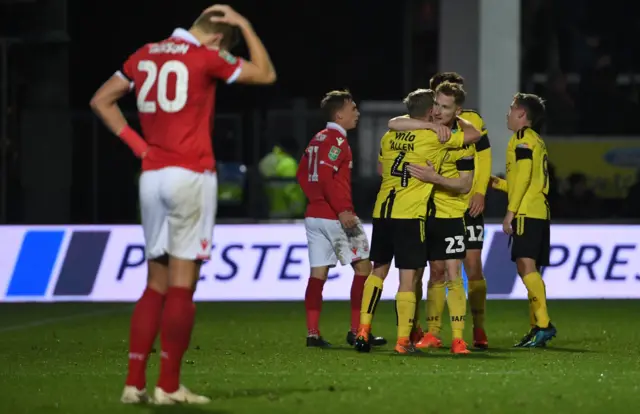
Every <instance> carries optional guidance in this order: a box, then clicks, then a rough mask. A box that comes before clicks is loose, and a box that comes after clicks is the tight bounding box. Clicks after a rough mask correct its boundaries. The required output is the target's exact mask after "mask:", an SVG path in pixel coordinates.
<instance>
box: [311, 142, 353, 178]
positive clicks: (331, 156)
mask: <svg viewBox="0 0 640 414" xmlns="http://www.w3.org/2000/svg"><path fill="white" fill-rule="evenodd" d="M347 146H348V144H347V142H346V140H345V139H343V138H337V139H336V138H335V137H327V139H326V140H325V141H324V142H323V143H322V144H321V145H320V148H318V165H319V166H321V167H322V168H326V167H330V168H331V169H332V170H333V171H334V172H337V171H338V170H339V169H340V166H341V165H342V163H343V162H344V160H345V159H346V157H347V153H348V150H349V148H348V147H347Z"/></svg>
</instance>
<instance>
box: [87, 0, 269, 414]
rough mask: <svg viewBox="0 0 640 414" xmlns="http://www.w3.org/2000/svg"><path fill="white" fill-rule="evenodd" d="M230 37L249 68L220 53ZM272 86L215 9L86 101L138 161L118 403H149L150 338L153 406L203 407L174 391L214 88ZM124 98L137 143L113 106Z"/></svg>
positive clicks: (211, 177)
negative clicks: (131, 105)
mask: <svg viewBox="0 0 640 414" xmlns="http://www.w3.org/2000/svg"><path fill="white" fill-rule="evenodd" d="M238 30H239V31H240V32H241V33H242V35H243V36H244V39H245V41H246V44H247V47H248V49H249V54H250V56H251V60H250V61H249V60H243V59H238V58H236V57H235V56H233V55H231V54H230V53H229V52H228V51H227V49H228V48H229V47H230V46H231V45H232V43H233V41H234V38H235V37H236V33H237V31H238ZM275 79H276V74H275V70H274V68H273V65H272V63H271V59H270V58H269V55H268V53H267V51H266V50H265V48H264V45H263V44H262V42H261V41H260V39H259V38H258V36H257V35H256V33H255V32H254V30H253V28H252V27H251V24H250V23H249V22H248V21H247V20H246V19H245V18H244V17H243V16H241V15H240V14H238V13H237V12H235V11H234V10H233V9H231V8H230V7H229V6H221V5H215V6H212V7H210V8H208V9H207V10H205V11H204V12H203V14H202V15H201V16H200V17H199V18H198V19H197V20H196V22H195V23H194V24H193V26H192V27H191V28H190V29H189V30H185V29H176V30H174V32H173V34H172V35H171V37H169V38H167V39H165V40H161V41H159V42H153V43H149V44H146V45H145V46H143V47H141V48H140V49H138V50H137V51H136V52H135V53H133V54H132V55H131V56H130V57H129V59H127V61H126V62H125V63H124V65H123V66H122V69H121V70H119V71H118V72H116V74H115V75H114V76H112V77H111V78H110V79H109V80H108V81H107V82H106V83H105V84H104V85H102V87H101V88H100V89H99V90H98V91H97V92H96V93H95V95H94V97H93V99H92V101H91V107H92V108H93V110H94V111H95V112H96V114H97V115H98V116H100V118H102V120H103V121H104V123H105V124H106V125H107V127H108V128H109V129H110V130H111V131H112V132H113V133H114V134H116V135H118V136H119V137H120V138H121V139H122V140H123V141H124V142H125V143H127V145H129V147H130V148H131V150H132V151H133V153H134V154H135V155H136V156H138V157H139V158H141V159H142V174H141V176H140V207H141V213H142V227H143V231H144V238H145V249H146V258H147V263H148V272H149V273H148V280H147V288H146V290H145V291H144V293H143V295H142V297H141V298H140V300H139V301H138V303H137V304H136V307H135V310H134V311H133V316H132V318H131V331H130V341H129V372H128V376H127V380H126V383H125V387H124V391H123V393H122V397H121V401H122V402H123V403H128V404H131V403H140V402H148V401H151V399H150V398H149V396H148V395H147V391H146V375H145V372H146V367H147V359H148V357H149V353H150V351H151V347H152V346H153V343H154V341H155V338H156V336H157V335H158V331H160V346H161V355H160V357H161V360H160V377H159V379H158V384H157V386H156V389H155V394H154V398H153V402H155V403H156V404H176V403H196V404H202V403H207V402H209V399H208V398H207V397H204V396H201V395H197V394H194V393H192V392H191V391H189V390H188V389H187V388H186V387H184V386H183V385H181V384H180V368H181V364H182V357H183V355H184V353H185V352H186V351H187V349H188V347H189V341H190V338H191V331H192V329H193V323H194V316H195V306H194V303H193V294H194V290H195V286H196V283H197V281H198V278H199V275H200V266H201V264H202V261H203V260H207V259H209V258H210V255H211V244H212V243H211V239H212V231H213V225H214V219H215V214H216V206H217V203H216V201H217V178H216V174H215V159H214V156H213V148H212V145H211V119H212V114H213V110H214V100H215V90H216V84H217V82H218V81H223V82H226V83H233V82H240V83H254V84H269V83H273V82H274V81H275ZM131 89H135V93H136V98H137V106H138V113H139V118H140V125H141V127H142V132H143V135H144V137H145V138H144V139H143V138H142V137H141V136H140V135H138V133H137V132H136V131H134V130H133V129H132V128H131V127H130V126H129V125H128V124H127V121H126V119H125V118H124V117H123V116H122V113H121V112H120V109H119V107H118V103H117V102H118V100H119V99H120V98H121V97H123V96H124V95H125V94H127V93H128V92H129V91H130V90H131Z"/></svg>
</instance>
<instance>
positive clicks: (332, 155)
mask: <svg viewBox="0 0 640 414" xmlns="http://www.w3.org/2000/svg"><path fill="white" fill-rule="evenodd" d="M341 152H342V150H341V149H340V148H338V147H336V146H335V145H334V146H331V149H330V150H329V159H330V160H331V161H335V160H337V159H338V157H339V156H340V153H341Z"/></svg>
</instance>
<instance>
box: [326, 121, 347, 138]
mask: <svg viewBox="0 0 640 414" xmlns="http://www.w3.org/2000/svg"><path fill="white" fill-rule="evenodd" d="M327 129H335V130H336V131H338V132H340V133H341V134H342V136H343V137H345V138H346V137H347V130H346V129H344V128H342V127H341V126H340V125H338V124H336V123H335V122H327Z"/></svg>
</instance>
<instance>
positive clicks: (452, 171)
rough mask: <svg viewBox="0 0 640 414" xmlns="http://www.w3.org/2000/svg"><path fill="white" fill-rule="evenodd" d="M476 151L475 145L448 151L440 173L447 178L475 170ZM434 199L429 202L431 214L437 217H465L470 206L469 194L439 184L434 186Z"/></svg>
mask: <svg viewBox="0 0 640 414" xmlns="http://www.w3.org/2000/svg"><path fill="white" fill-rule="evenodd" d="M475 152H476V151H475V149H474V147H473V145H465V146H464V147H462V148H459V149H454V150H449V151H447V152H446V154H445V156H444V159H443V161H442V166H441V167H440V171H439V174H440V175H441V176H443V177H445V178H457V177H459V176H460V172H473V170H474V155H475ZM432 200H433V201H432V202H431V203H429V204H430V206H429V207H430V210H431V211H429V215H432V216H435V217H437V218H460V217H464V213H465V211H467V209H468V208H469V198H468V197H467V194H460V193H456V192H454V191H449V190H447V189H446V188H443V187H441V186H438V185H436V186H435V187H434V191H433V195H432Z"/></svg>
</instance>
